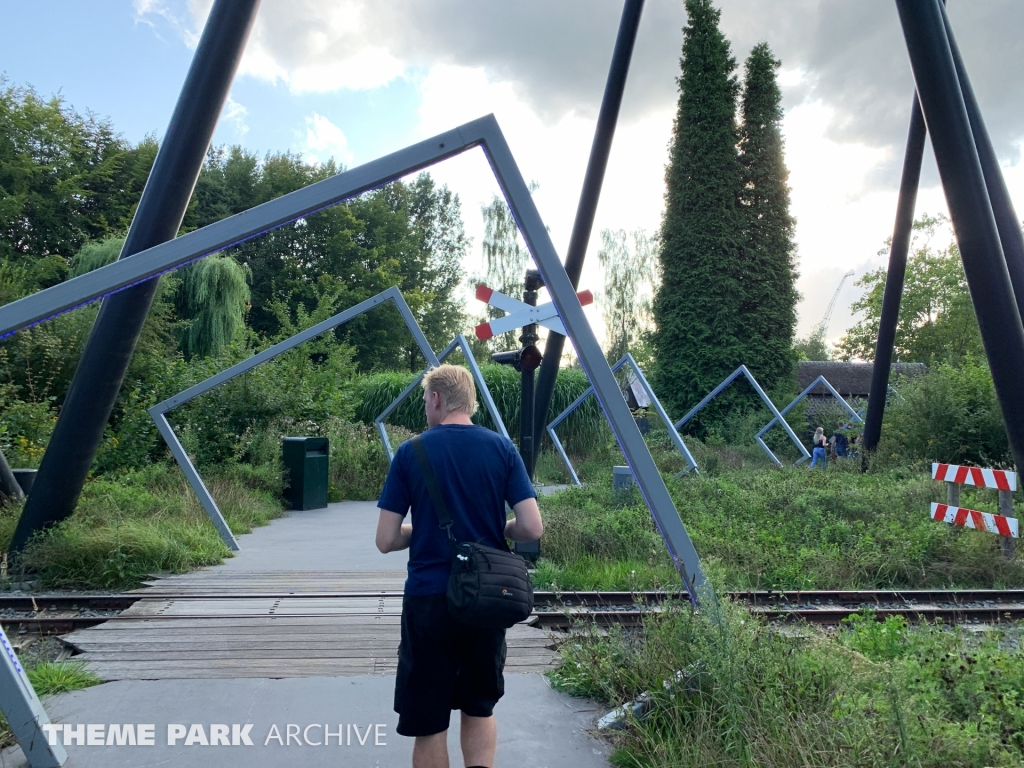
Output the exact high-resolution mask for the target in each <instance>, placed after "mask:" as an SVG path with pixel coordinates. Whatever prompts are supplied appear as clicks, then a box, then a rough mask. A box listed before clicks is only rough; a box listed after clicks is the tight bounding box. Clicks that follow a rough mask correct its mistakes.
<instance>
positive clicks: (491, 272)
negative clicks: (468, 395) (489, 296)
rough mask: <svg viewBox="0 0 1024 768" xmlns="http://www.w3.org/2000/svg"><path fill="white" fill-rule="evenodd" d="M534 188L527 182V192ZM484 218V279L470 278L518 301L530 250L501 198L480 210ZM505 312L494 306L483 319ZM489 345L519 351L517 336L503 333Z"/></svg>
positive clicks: (492, 317)
mask: <svg viewBox="0 0 1024 768" xmlns="http://www.w3.org/2000/svg"><path fill="white" fill-rule="evenodd" d="M535 189H537V183H536V182H530V192H533V191H534V190H535ZM480 212H481V213H482V214H483V217H484V240H483V244H482V249H483V252H484V265H485V267H486V270H487V272H486V275H485V276H484V277H483V278H479V277H477V278H470V279H471V280H472V281H474V282H477V283H485V284H486V285H487V286H489V287H491V288H493V289H494V290H496V291H499V292H500V293H504V294H505V295H507V296H514V297H515V298H517V299H518V298H521V297H522V295H523V278H524V277H525V275H526V267H527V265H528V264H529V263H530V251H529V249H527V247H526V243H525V242H524V241H523V236H522V235H521V234H520V232H519V225H518V224H517V223H516V219H515V216H513V215H512V210H511V209H510V208H509V207H508V203H506V202H505V201H504V199H502V198H500V197H498V196H497V195H494V197H493V198H492V200H491V203H490V205H485V206H481V207H480ZM504 314H505V313H504V312H503V311H502V310H500V309H495V308H494V307H487V315H486V319H494V318H495V317H501V316H502V315H504ZM489 343H490V345H491V346H492V348H493V349H495V350H498V351H503V350H510V349H518V348H519V342H518V334H514V333H503V334H501V335H500V336H496V337H494V338H493V339H491V340H490V342H489Z"/></svg>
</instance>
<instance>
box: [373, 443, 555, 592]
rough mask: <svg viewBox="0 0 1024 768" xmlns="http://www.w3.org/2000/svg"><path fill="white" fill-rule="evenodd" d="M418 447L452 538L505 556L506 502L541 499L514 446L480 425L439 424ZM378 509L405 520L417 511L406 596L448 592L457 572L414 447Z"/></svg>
mask: <svg viewBox="0 0 1024 768" xmlns="http://www.w3.org/2000/svg"><path fill="white" fill-rule="evenodd" d="M421 440H422V442H423V447H424V448H425V449H426V451H427V456H429V457H430V466H431V467H432V468H433V470H434V474H435V475H436V476H437V484H438V486H439V487H440V489H441V494H442V495H443V497H444V500H445V503H446V504H447V506H448V512H449V514H451V516H452V532H453V533H454V534H455V538H456V539H457V540H458V541H460V542H463V541H472V542H477V543H479V544H483V545H485V546H488V547H496V548H499V549H503V548H504V547H505V503H506V502H508V504H509V505H510V506H515V505H516V504H518V503H519V502H520V501H522V500H523V499H529V498H536V497H537V493H536V491H534V490H533V483H531V482H530V476H529V475H527V474H526V467H525V466H524V465H523V460H522V458H521V457H520V456H519V453H518V452H517V451H516V447H515V446H514V445H513V444H512V441H511V440H509V439H508V438H506V437H502V436H501V435H499V434H498V433H496V432H492V431H491V430H489V429H486V428H484V427H480V426H477V425H475V424H473V425H470V424H439V425H437V426H436V427H433V428H431V429H428V430H427V431H426V432H424V433H423V436H422V438H421ZM377 506H378V507H380V508H381V509H386V510H388V511H390V512H397V513H398V514H400V515H405V514H407V513H408V511H409V508H410V507H412V541H411V542H410V545H409V577H408V579H406V582H405V594H407V595H437V594H442V593H444V591H445V588H446V587H447V586H448V576H449V574H450V573H451V569H452V563H451V550H450V549H449V547H448V536H447V534H446V533H445V532H444V530H443V529H442V528H441V526H440V524H439V523H438V520H437V513H436V512H435V511H434V503H433V502H432V501H431V500H430V493H429V491H427V485H426V483H425V482H424V481H423V477H422V475H421V474H420V467H419V464H418V463H417V462H416V454H415V453H413V450H412V443H411V442H405V443H403V444H402V445H401V446H400V447H399V448H398V451H397V452H396V453H395V460H394V461H393V462H391V469H390V470H389V471H388V478H387V480H386V481H385V482H384V491H383V492H382V493H381V495H380V500H379V501H378V502H377Z"/></svg>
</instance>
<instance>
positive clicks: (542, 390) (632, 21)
mask: <svg viewBox="0 0 1024 768" xmlns="http://www.w3.org/2000/svg"><path fill="white" fill-rule="evenodd" d="M643 9H644V0H626V4H625V6H624V7H623V9H622V18H621V20H620V21H619V33H618V36H617V37H616V38H615V49H614V50H613V52H612V63H611V67H610V68H609V70H608V81H607V83H606V84H605V88H604V98H603V99H602V101H601V111H600V112H599V113H598V116H597V127H596V128H595V129H594V143H593V144H592V145H591V147H590V159H589V160H588V161H587V172H586V175H585V176H584V177H583V189H582V191H581V192H580V201H579V205H578V206H577V208H576V220H575V221H574V222H573V227H572V234H571V235H570V237H569V250H568V251H567V252H566V254H565V272H566V274H567V275H568V276H569V280H570V281H571V282H572V287H573V288H579V285H580V274H581V273H582V272H583V259H584V257H585V256H586V255H587V245H588V243H589V242H590V232H591V230H592V229H593V228H594V216H595V214H596V213H597V203H598V200H600V198H601V186H602V185H603V184H604V173H605V170H606V169H607V168H608V155H609V154H610V153H611V149H612V139H613V138H614V137H615V125H616V123H617V122H618V120H619V108H620V107H621V106H622V94H623V91H625V89H626V75H628V74H629V62H630V59H632V57H633V45H634V43H636V33H637V30H638V29H639V27H640V15H641V13H642V12H643ZM564 345H565V337H564V336H562V335H560V334H557V333H550V334H548V340H547V342H546V343H545V345H544V360H543V361H542V362H541V365H540V376H539V377H538V379H537V390H536V394H537V397H536V420H535V422H534V434H536V435H539V436H541V438H543V435H544V428H545V427H546V426H547V423H548V412H549V411H550V410H551V401H552V399H553V398H554V396H555V379H556V378H558V368H559V366H560V365H561V363H562V349H563V347H564ZM541 442H543V440H542V439H538V440H537V441H536V442H535V445H534V452H535V453H536V451H539V450H540V444H541Z"/></svg>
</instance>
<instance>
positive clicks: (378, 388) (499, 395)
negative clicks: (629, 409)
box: [355, 365, 607, 456]
mask: <svg viewBox="0 0 1024 768" xmlns="http://www.w3.org/2000/svg"><path fill="white" fill-rule="evenodd" d="M480 370H481V373H482V374H483V377H484V381H485V382H486V384H487V388H488V389H489V390H490V392H491V397H492V398H493V399H494V404H495V407H496V408H497V410H498V413H499V414H500V415H501V419H502V421H503V422H504V423H505V428H506V429H507V430H508V432H509V435H512V436H516V435H518V433H519V418H520V392H521V386H522V385H521V381H522V380H521V377H520V374H519V373H518V372H516V371H515V370H513V369H512V368H510V367H508V366H504V365H483V366H481V369H480ZM414 378H415V374H411V373H393V372H388V373H377V374H372V375H370V376H364V377H360V379H358V380H357V381H356V382H355V387H356V402H357V405H356V412H355V417H356V419H357V420H359V421H361V422H363V423H364V424H372V423H373V420H374V419H376V418H377V416H378V415H379V414H380V413H381V412H383V410H384V409H385V408H386V407H387V406H388V405H390V404H391V403H392V402H393V401H394V399H395V398H396V397H398V395H399V394H401V392H402V390H403V389H405V387H407V386H408V385H409V384H410V382H412V380H413V379H414ZM588 386H590V382H589V381H587V376H586V374H585V373H584V372H583V371H582V370H580V369H578V368H566V369H562V370H560V371H559V372H558V379H557V380H556V383H555V393H554V400H553V401H552V405H551V417H552V418H554V417H555V416H557V415H558V414H559V413H561V412H562V411H563V410H565V408H566V407H568V405H569V404H570V403H571V402H572V401H573V400H575V399H576V398H577V397H579V395H580V394H581V393H582V392H583V391H584V390H585V389H586V388H587V387H588ZM477 404H478V406H479V407H478V409H477V413H476V416H474V417H473V420H474V421H475V422H476V423H477V424H481V425H483V426H485V427H488V428H490V429H494V424H493V422H492V419H491V416H490V413H489V412H488V411H487V409H486V408H485V407H484V401H483V398H482V397H481V396H480V393H477ZM388 423H389V424H394V425H396V426H400V427H402V428H404V429H406V430H408V431H410V432H422V431H423V430H424V429H426V428H427V424H426V421H425V420H424V416H423V403H422V401H421V394H420V392H418V391H417V392H413V393H411V394H410V395H409V396H408V397H407V398H406V399H405V400H404V401H403V402H402V404H401V405H399V406H398V408H397V409H396V410H395V412H394V413H393V414H392V415H391V417H390V418H389V419H388ZM606 430H607V428H606V427H605V424H604V416H603V415H602V414H601V409H600V408H599V407H598V404H597V401H596V399H595V398H593V397H591V398H588V399H587V400H586V401H585V402H584V403H583V404H582V405H580V407H579V408H577V409H576V410H575V411H574V412H573V414H572V415H571V416H569V418H567V419H566V420H565V421H564V422H562V424H561V425H560V426H559V427H558V435H559V439H560V440H561V441H562V443H563V445H564V446H565V449H566V451H568V452H569V453H570V454H573V455H578V456H581V455H587V454H588V453H590V452H591V450H592V449H593V446H594V445H596V444H597V443H599V442H603V441H605V436H604V435H605V432H606Z"/></svg>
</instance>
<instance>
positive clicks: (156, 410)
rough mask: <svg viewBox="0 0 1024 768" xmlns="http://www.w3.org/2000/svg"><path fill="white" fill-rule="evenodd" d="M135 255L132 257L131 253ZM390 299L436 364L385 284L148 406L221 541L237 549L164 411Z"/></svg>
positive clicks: (405, 306)
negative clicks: (351, 303) (204, 379)
mask: <svg viewBox="0 0 1024 768" xmlns="http://www.w3.org/2000/svg"><path fill="white" fill-rule="evenodd" d="M130 258H134V257H130ZM388 301H393V302H394V303H395V306H396V307H398V311H399V312H400V313H401V315H402V319H403V320H404V321H405V324H406V326H408V328H409V331H410V332H411V333H412V335H413V338H414V339H415V340H416V344H417V346H418V347H419V348H420V352H422V353H423V357H425V358H426V359H427V361H428V362H429V363H431V364H432V365H437V358H436V357H435V356H434V351H433V350H432V349H431V348H430V344H429V343H428V342H427V337H426V336H424V335H423V330H422V329H421V328H420V326H419V323H417V322H416V318H415V316H414V315H413V313H412V310H411V309H409V305H408V304H407V303H406V302H405V299H404V298H403V297H402V292H401V291H399V290H398V287H397V286H393V287H391V288H388V289H387V290H386V291H381V292H380V293H378V294H377V295H376V296H373V297H371V298H369V299H367V300H366V301H362V302H360V303H359V304H356V305H355V306H354V307H350V308H349V309H346V310H345V311H344V312H339V313H338V314H336V315H334V316H333V317H329V318H327V319H326V320H324V321H323V322H320V323H317V324H316V325H314V326H311V327H310V328H307V329H306V330H304V331H300V332H299V333H296V334H295V335H294V336H291V337H290V338H287V339H285V340H284V341H281V342H278V343H277V344H275V345H274V346H272V347H268V348H267V349H265V350H263V351H262V352H259V353H258V354H255V355H253V356H252V357H250V358H249V359H248V360H243V361H242V362H240V363H237V364H235V365H233V366H231V367H230V368H228V369H226V370H223V371H221V372H220V373H218V374H215V375H213V376H211V377H210V378H208V379H206V381H202V382H200V383H199V384H196V385H194V386H192V387H189V388H188V389H186V390H185V391H183V392H179V393H178V394H176V395H174V396H173V397H169V398H167V399H166V400H164V401H163V402H161V403H157V404H156V405H154V406H153V407H152V408H150V409H149V415H150V417H151V418H152V419H153V421H154V422H156V427H157V429H158V430H160V434H161V435H162V436H163V438H164V442H166V443H167V447H168V448H170V450H171V454H172V455H173V456H174V459H175V461H177V462H178V466H180V467H181V470H182V472H184V473H185V477H186V478H187V479H188V482H189V485H191V486H192V490H193V491H195V494H196V496H198V497H199V502H200V503H201V504H202V505H203V509H205V510H206V514H207V515H209V516H210V520H212V521H213V524H214V526H215V527H216V528H217V532H218V533H219V534H220V537H221V539H223V540H224V543H225V544H227V545H228V547H229V548H230V549H232V550H235V551H237V550H238V549H239V546H238V541H237V540H236V539H235V537H234V534H232V533H231V528H230V527H229V526H228V524H227V521H226V520H225V519H224V516H223V515H222V514H221V512H220V509H219V508H218V507H217V503H216V502H215V501H214V500H213V497H212V496H211V495H210V492H209V491H208V490H207V489H206V485H205V484H204V483H203V479H202V478H201V477H200V476H199V473H198V472H197V471H196V468H195V466H193V464H192V461H191V460H190V459H189V457H188V454H187V453H186V452H185V449H184V447H183V446H182V444H181V441H179V440H178V436H177V435H175V434H174V430H173V429H172V428H171V425H170V424H169V423H168V422H167V417H166V415H165V414H166V413H167V411H169V410H171V409H172V408H177V407H178V406H179V405H182V404H184V403H187V402H188V401H189V400H192V399H193V398H195V397H198V396H199V395H201V394H203V393H204V392H209V391H210V390H211V389H213V388H215V387H219V386H220V385H221V384H224V383H225V382H228V381H230V380H231V379H233V378H235V377H236V376H241V375H242V374H243V373H246V372H248V371H251V370H252V369H253V368H255V367H256V366H258V365H262V364H263V363H265V362H267V361H269V360H273V359H274V358H275V357H277V356H278V355H280V354H283V353H284V352H287V351H288V350H289V349H292V348H293V347H297V346H298V345H299V344H302V343H303V342H306V341H309V340H310V339H312V338H313V337H315V336H319V335H320V334H321V333H325V332H326V331H329V330H331V329H333V328H336V327H337V326H339V325H341V324H342V323H347V322H348V321H349V320H351V319H353V318H354V317H358V316H359V315H361V314H363V313H365V312H369V311H370V310H371V309H374V308H376V307H379V306H380V305H381V304H384V303H385V302H388Z"/></svg>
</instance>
